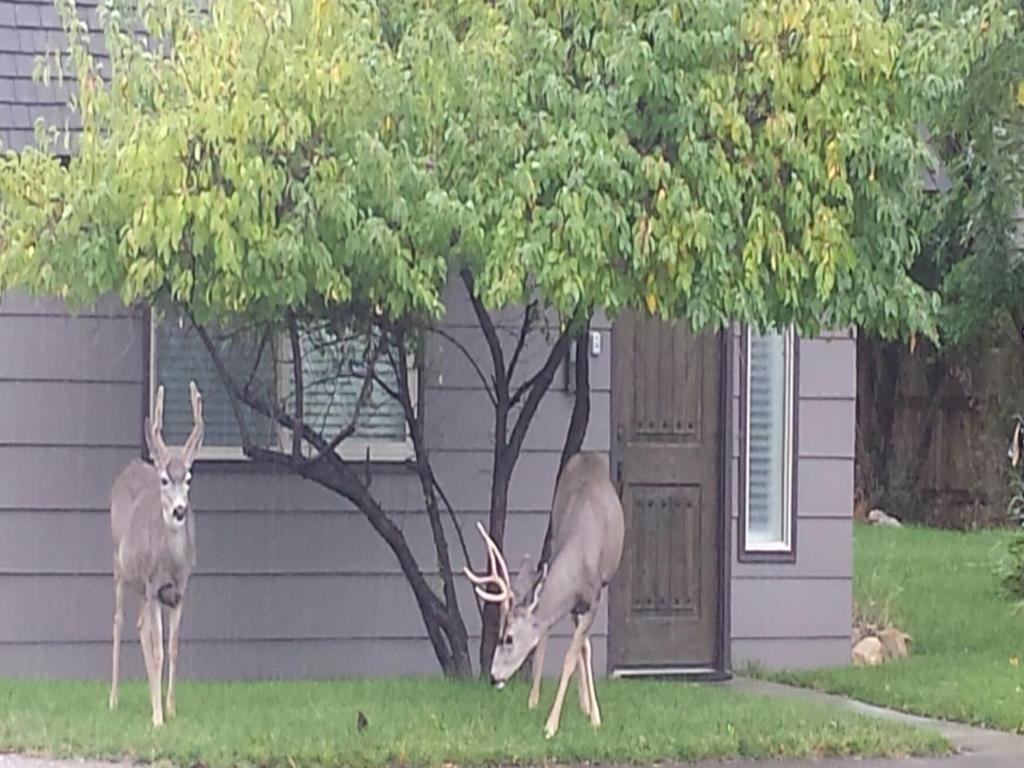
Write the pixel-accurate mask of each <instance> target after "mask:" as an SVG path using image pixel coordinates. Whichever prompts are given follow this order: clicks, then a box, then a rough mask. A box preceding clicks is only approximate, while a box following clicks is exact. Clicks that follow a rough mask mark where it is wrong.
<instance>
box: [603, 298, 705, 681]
mask: <svg viewBox="0 0 1024 768" xmlns="http://www.w3.org/2000/svg"><path fill="white" fill-rule="evenodd" d="M612 355H613V357H612V365H613V373H612V397H613V404H612V411H613V414H612V418H613V425H614V429H615V443H616V445H615V452H614V459H615V462H616V463H615V474H616V476H617V478H618V480H619V490H620V493H621V494H622V505H623V509H624V511H625V514H626V538H625V546H624V547H623V552H622V564H621V565H620V567H619V571H618V573H617V574H616V576H615V578H614V579H613V580H612V583H611V585H610V588H609V621H610V626H609V639H608V642H609V661H610V664H611V666H612V668H613V669H626V668H629V667H675V668H679V667H701V668H710V667H715V666H717V664H718V661H719V659H718V658H717V657H718V653H717V651H718V635H719V621H720V619H719V601H720V599H721V595H720V584H719V582H720V573H719V565H720V562H719V557H720V549H721V546H720V538H721V533H720V531H719V522H720V520H719V517H720V514H722V513H721V505H720V496H721V490H720V487H719V480H720V472H721V461H722V451H721V445H722V444H721V414H720V409H721V400H720V396H721V386H722V374H721V371H720V361H721V351H720V346H719V337H718V335H717V334H713V333H705V334H694V333H692V332H690V330H689V329H688V328H687V327H686V326H685V325H684V324H682V323H676V324H670V323H665V322H662V321H660V320H657V319H653V318H649V317H647V316H644V315H641V314H629V315H626V316H623V317H621V318H620V319H619V320H618V321H617V322H616V324H615V327H614V330H613V333H612Z"/></svg>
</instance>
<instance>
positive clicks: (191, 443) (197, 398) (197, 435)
mask: <svg viewBox="0 0 1024 768" xmlns="http://www.w3.org/2000/svg"><path fill="white" fill-rule="evenodd" d="M162 389H163V387H161V390H162ZM188 391H189V396H190V398H191V400H192V432H191V434H189V436H188V440H186V441H185V447H184V449H183V453H184V454H185V458H186V461H188V463H189V464H191V463H192V460H193V459H194V458H195V455H196V453H197V452H198V451H199V446H200V445H202V442H203V433H204V431H205V429H206V424H205V422H204V421H203V396H202V395H201V394H199V387H197V386H196V383H195V382H194V381H190V382H189V383H188Z"/></svg>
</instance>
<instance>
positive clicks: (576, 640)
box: [544, 613, 594, 739]
mask: <svg viewBox="0 0 1024 768" xmlns="http://www.w3.org/2000/svg"><path fill="white" fill-rule="evenodd" d="M593 623H594V614H593V613H588V614H586V615H584V616H582V617H581V618H580V622H579V623H578V624H577V625H576V630H575V631H574V632H573V633H572V640H570V641H569V650H567V651H566V652H565V660H564V661H563V662H562V677H561V679H560V680H559V681H558V691H557V692H556V693H555V703H554V704H553V705H552V706H551V712H550V713H549V714H548V721H547V724H546V725H545V726H544V736H545V737H546V738H549V739H550V738H551V737H552V736H554V735H555V734H556V733H558V723H559V720H560V719H561V716H562V704H563V703H564V702H565V689H566V688H568V687H569V678H570V677H572V673H573V672H574V671H575V669H576V665H577V660H578V658H579V655H580V652H581V650H582V648H583V640H584V638H585V637H586V634H587V632H588V631H589V630H590V625H591V624H593Z"/></svg>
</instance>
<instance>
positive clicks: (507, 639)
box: [501, 635, 512, 645]
mask: <svg viewBox="0 0 1024 768" xmlns="http://www.w3.org/2000/svg"><path fill="white" fill-rule="evenodd" d="M501 643H502V645H512V635H505V637H503V638H502V639H501Z"/></svg>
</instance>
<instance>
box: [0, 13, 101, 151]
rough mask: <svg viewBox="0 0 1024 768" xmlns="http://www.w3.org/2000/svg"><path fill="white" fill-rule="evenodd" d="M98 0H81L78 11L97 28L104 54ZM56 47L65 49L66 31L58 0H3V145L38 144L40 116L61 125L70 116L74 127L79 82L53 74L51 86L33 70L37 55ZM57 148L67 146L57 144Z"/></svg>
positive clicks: (93, 45)
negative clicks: (72, 107)
mask: <svg viewBox="0 0 1024 768" xmlns="http://www.w3.org/2000/svg"><path fill="white" fill-rule="evenodd" d="M99 2H100V0H78V1H77V5H78V8H79V14H80V15H81V16H82V18H83V19H84V20H85V21H86V23H87V24H88V25H89V29H90V30H94V31H93V32H92V34H91V35H90V39H89V47H90V50H91V51H92V52H93V53H96V54H102V39H101V37H102V36H101V34H100V33H99V31H98V30H99V19H98V16H97V10H96V7H97V5H98V3H99ZM57 50H59V51H61V52H62V53H64V52H66V50H67V37H66V36H65V34H64V29H63V27H62V26H61V21H60V14H59V13H58V12H57V8H56V6H55V5H54V3H53V0H0V150H6V149H13V150H15V151H18V150H21V149H24V148H25V147H26V146H30V145H32V144H34V143H35V123H36V120H37V119H42V120H43V122H44V124H45V125H46V126H48V127H49V126H53V127H57V128H61V129H62V128H64V123H65V121H66V120H67V119H68V118H69V117H70V118H71V123H70V124H71V126H72V127H74V125H75V120H74V117H73V116H71V115H69V113H68V109H67V103H68V96H69V95H70V94H71V92H72V91H73V89H74V83H73V82H71V81H69V80H66V81H65V83H64V84H63V85H61V84H59V83H58V82H57V81H56V79H53V80H52V81H51V82H50V84H49V85H48V86H47V85H43V83H41V82H36V81H35V80H34V79H33V76H32V75H33V72H34V71H35V64H36V59H37V57H39V56H43V55H45V54H47V53H50V52H53V51H57ZM65 58H66V57H65ZM65 71H67V68H66V70H65ZM57 151H60V152H63V148H62V147H61V146H58V147H57Z"/></svg>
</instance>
